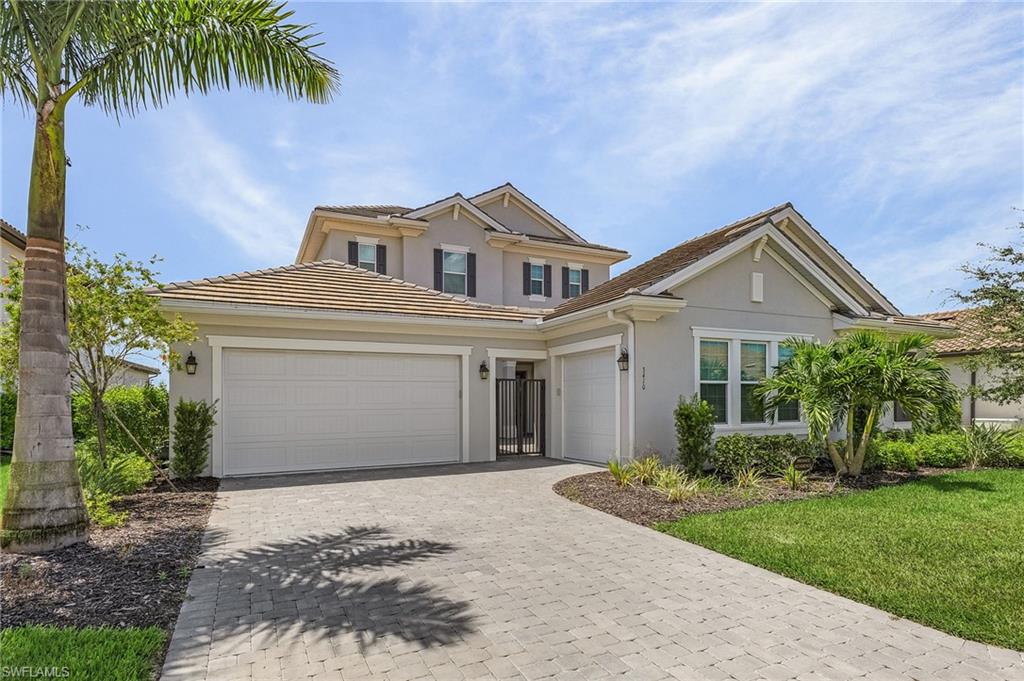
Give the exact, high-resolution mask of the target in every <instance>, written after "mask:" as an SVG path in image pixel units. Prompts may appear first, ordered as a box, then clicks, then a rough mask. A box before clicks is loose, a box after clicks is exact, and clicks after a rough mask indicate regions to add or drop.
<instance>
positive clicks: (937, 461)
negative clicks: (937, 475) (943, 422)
mask: <svg viewBox="0 0 1024 681" xmlns="http://www.w3.org/2000/svg"><path fill="white" fill-rule="evenodd" d="M913 447H914V455H915V457H916V458H917V463H918V464H920V465H922V466H934V467H936V468H959V467H961V466H965V465H967V441H966V438H965V437H964V434H963V433H962V432H961V433H929V434H924V435H918V436H917V437H915V438H914V443H913Z"/></svg>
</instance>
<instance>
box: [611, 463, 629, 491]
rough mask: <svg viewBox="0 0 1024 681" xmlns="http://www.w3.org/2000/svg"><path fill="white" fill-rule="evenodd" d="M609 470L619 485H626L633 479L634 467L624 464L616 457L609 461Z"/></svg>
mask: <svg viewBox="0 0 1024 681" xmlns="http://www.w3.org/2000/svg"><path fill="white" fill-rule="evenodd" d="M608 472H609V473H611V475H612V478H613V479H614V480H615V484H617V485H618V486H619V487H626V486H627V485H629V483H631V482H632V481H633V470H632V468H630V467H629V466H628V465H627V466H623V465H622V464H621V463H619V462H618V461H616V460H615V459H612V460H611V461H609V462H608Z"/></svg>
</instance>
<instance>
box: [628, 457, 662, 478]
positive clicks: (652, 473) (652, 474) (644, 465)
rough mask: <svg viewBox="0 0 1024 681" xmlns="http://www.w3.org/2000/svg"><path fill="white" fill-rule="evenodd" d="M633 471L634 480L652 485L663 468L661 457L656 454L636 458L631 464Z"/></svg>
mask: <svg viewBox="0 0 1024 681" xmlns="http://www.w3.org/2000/svg"><path fill="white" fill-rule="evenodd" d="M629 468H630V469H631V470H632V472H633V481H634V482H636V483H637V484H638V485H650V484H651V483H653V482H654V481H655V479H656V478H657V476H658V472H659V471H660V470H661V458H659V457H658V456H655V455H651V456H645V457H643V458H640V459H634V460H633V462H632V463H630V464H629Z"/></svg>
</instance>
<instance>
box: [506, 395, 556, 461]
mask: <svg viewBox="0 0 1024 681" xmlns="http://www.w3.org/2000/svg"><path fill="white" fill-rule="evenodd" d="M495 384H496V390H497V391H498V395H497V415H496V416H497V431H498V432H497V436H498V455H499V456H505V455H509V454H530V455H539V456H543V455H544V442H545V440H546V437H545V435H546V433H545V430H546V427H547V420H546V418H545V417H546V412H545V408H544V379H540V378H498V379H495Z"/></svg>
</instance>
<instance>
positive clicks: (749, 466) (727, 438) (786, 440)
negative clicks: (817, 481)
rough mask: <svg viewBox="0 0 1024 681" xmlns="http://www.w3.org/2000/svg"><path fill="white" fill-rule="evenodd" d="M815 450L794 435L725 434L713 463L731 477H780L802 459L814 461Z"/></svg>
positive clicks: (717, 446) (717, 468)
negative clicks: (753, 474)
mask: <svg viewBox="0 0 1024 681" xmlns="http://www.w3.org/2000/svg"><path fill="white" fill-rule="evenodd" d="M815 453H816V452H815V448H814V445H812V444H811V443H810V442H808V441H807V440H801V439H800V438H798V437H796V436H795V435H760V436H758V435H745V434H743V433H736V434H733V435H723V436H722V437H720V438H718V439H717V440H716V441H715V447H714V449H713V450H712V453H711V463H712V465H714V467H715V470H716V471H718V473H719V474H720V475H726V476H728V477H731V478H735V477H737V475H739V474H740V473H741V472H744V471H747V470H756V471H758V472H760V473H763V474H770V475H775V474H781V473H782V472H783V471H785V470H786V468H788V467H789V465H790V464H791V463H793V460H794V459H796V458H797V457H800V456H810V457H812V458H814V455H815Z"/></svg>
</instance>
